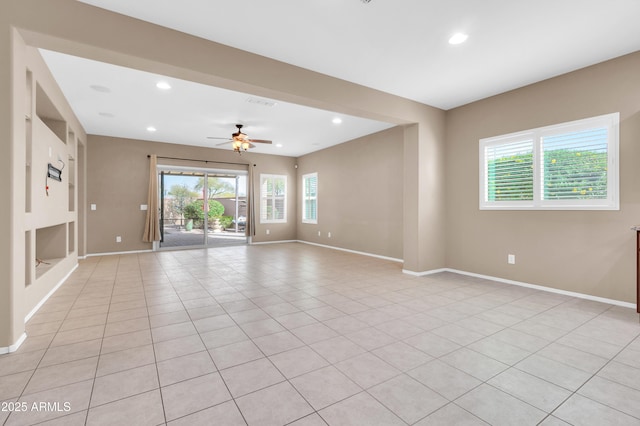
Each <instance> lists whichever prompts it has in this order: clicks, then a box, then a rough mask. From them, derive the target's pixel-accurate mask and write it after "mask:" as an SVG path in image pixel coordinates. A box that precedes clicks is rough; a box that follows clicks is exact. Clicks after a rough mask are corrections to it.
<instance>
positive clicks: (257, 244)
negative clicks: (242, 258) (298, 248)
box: [249, 240, 299, 246]
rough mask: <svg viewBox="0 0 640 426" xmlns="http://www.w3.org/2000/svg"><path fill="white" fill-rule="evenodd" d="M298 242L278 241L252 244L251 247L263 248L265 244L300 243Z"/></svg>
mask: <svg viewBox="0 0 640 426" xmlns="http://www.w3.org/2000/svg"><path fill="white" fill-rule="evenodd" d="M298 242H299V241H298V240H276V241H259V242H257V243H254V242H251V243H249V245H252V246H262V245H265V244H283V243H298Z"/></svg>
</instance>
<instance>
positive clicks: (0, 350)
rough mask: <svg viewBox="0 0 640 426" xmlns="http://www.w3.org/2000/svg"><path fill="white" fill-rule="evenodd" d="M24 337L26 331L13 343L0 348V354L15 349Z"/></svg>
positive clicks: (25, 337)
mask: <svg viewBox="0 0 640 426" xmlns="http://www.w3.org/2000/svg"><path fill="white" fill-rule="evenodd" d="M26 339H27V333H22V336H20V338H19V339H18V340H17V341H16V342H15V343H14V344H13V345H11V346H5V347H2V348H0V355H4V354H8V353H11V352H15V351H17V350H18V348H19V347H20V346H21V345H22V344H23V343H24V341H25V340H26Z"/></svg>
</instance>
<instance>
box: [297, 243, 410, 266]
mask: <svg viewBox="0 0 640 426" xmlns="http://www.w3.org/2000/svg"><path fill="white" fill-rule="evenodd" d="M295 242H298V243H302V244H309V245H312V246H318V247H324V248H328V249H332V250H338V251H344V252H347V253H353V254H359V255H362V256H369V257H375V258H377V259H383V260H390V261H391V262H398V263H403V262H404V260H402V259H396V258H395V257H388V256H381V255H379V254H373V253H367V252H364V251H357V250H349V249H345V248H342V247H335V246H328V245H325V244H318V243H312V242H310V241H303V240H296V241H295Z"/></svg>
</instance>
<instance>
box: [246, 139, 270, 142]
mask: <svg viewBox="0 0 640 426" xmlns="http://www.w3.org/2000/svg"><path fill="white" fill-rule="evenodd" d="M249 142H256V143H273V142H272V141H269V140H266V139H249Z"/></svg>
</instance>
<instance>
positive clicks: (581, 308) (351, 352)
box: [0, 244, 640, 426]
mask: <svg viewBox="0 0 640 426" xmlns="http://www.w3.org/2000/svg"><path fill="white" fill-rule="evenodd" d="M27 332H28V335H29V338H28V339H27V340H26V342H25V343H24V344H23V346H22V347H21V348H20V349H19V350H18V351H17V352H16V353H13V354H10V355H3V356H0V401H3V403H2V409H3V410H2V411H0V423H3V424H6V425H25V424H50V425H52V424H58V425H65V426H66V425H71V426H73V425H85V424H86V425H107V424H114V425H122V424H127V425H164V424H168V425H200V424H202V425H236V424H237V425H245V424H249V425H261V426H262V425H285V424H293V425H325V424H329V425H396V424H397V425H407V424H409V425H482V424H493V425H536V424H542V425H563V424H564V425H566V424H573V425H581V424H583V425H598V426H599V425H626V424H629V425H631V424H633V425H639V424H640V338H639V337H638V336H639V335H640V325H639V323H638V316H637V314H636V313H635V312H634V311H632V310H631V309H624V308H620V307H614V306H610V305H606V304H602V303H596V302H589V301H585V300H580V299H574V298H570V297H566V296H559V295H556V294H552V293H547V292H540V291H535V290H530V289H526V288H520V287H515V286H509V285H504V284H500V283H496V282H491V281H486V280H481V279H477V278H470V277H466V276H460V275H455V274H450V273H442V274H438V275H432V276H428V277H422V278H416V277H411V276H407V275H403V274H402V273H401V265H399V264H396V263H392V262H388V261H383V260H379V259H374V258H368V257H362V256H358V255H354V254H348V253H343V252H339V251H333V250H328V249H323V248H319V247H314V246H308V245H303V244H279V245H270V246H248V247H246V246H245V247H227V248H220V249H215V250H209V251H207V250H193V251H176V252H162V253H153V254H151V253H149V254H132V255H122V256H109V257H102V258H90V259H88V260H85V261H82V262H81V264H80V267H79V269H78V270H77V271H76V272H75V273H74V274H73V275H72V276H71V278H70V279H69V280H68V282H67V283H65V284H64V285H63V286H62V287H61V288H60V289H59V290H58V292H57V293H56V294H55V295H54V296H53V297H51V299H50V300H49V301H48V302H47V303H46V304H45V305H44V306H43V307H42V309H40V311H39V312H38V313H37V314H36V315H35V316H34V317H33V318H32V319H31V321H29V323H28V324H27ZM41 402H49V403H58V404H59V405H58V406H55V405H49V406H48V407H47V406H44V408H42V409H37V408H39V407H40V405H38V403H41ZM33 403H37V404H36V405H35V407H34V405H33ZM65 403H66V405H65ZM23 407H24V408H26V412H25V411H15V409H16V408H23ZM11 409H14V411H13V412H11ZM8 410H9V411H8Z"/></svg>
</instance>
